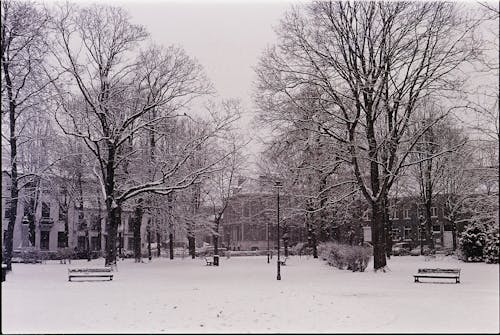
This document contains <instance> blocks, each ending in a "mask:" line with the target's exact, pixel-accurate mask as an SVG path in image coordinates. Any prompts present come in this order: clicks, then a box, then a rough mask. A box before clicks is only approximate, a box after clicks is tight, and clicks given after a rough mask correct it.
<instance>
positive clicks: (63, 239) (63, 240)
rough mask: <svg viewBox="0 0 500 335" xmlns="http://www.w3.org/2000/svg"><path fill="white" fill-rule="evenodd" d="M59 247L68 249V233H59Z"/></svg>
mask: <svg viewBox="0 0 500 335" xmlns="http://www.w3.org/2000/svg"><path fill="white" fill-rule="evenodd" d="M57 247H58V248H66V233H65V232H63V231H60V232H58V233H57Z"/></svg>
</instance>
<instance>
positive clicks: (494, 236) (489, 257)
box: [483, 228, 500, 263]
mask: <svg viewBox="0 0 500 335" xmlns="http://www.w3.org/2000/svg"><path fill="white" fill-rule="evenodd" d="M499 249H500V241H499V234H498V228H495V229H492V230H490V231H489V232H488V234H487V235H486V246H485V247H484V250H483V254H484V260H485V261H486V263H498V262H499Z"/></svg>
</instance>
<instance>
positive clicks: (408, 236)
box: [403, 227, 411, 240]
mask: <svg viewBox="0 0 500 335" xmlns="http://www.w3.org/2000/svg"><path fill="white" fill-rule="evenodd" d="M403 238H404V239H405V240H411V227H405V230H404V234H403Z"/></svg>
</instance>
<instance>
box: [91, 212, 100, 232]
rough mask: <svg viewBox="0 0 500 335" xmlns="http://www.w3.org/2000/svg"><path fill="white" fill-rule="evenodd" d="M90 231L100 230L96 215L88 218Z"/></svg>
mask: <svg viewBox="0 0 500 335" xmlns="http://www.w3.org/2000/svg"><path fill="white" fill-rule="evenodd" d="M90 229H92V230H95V231H99V230H101V220H100V218H99V216H98V215H96V214H92V215H91V216H90Z"/></svg>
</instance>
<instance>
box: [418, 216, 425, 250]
mask: <svg viewBox="0 0 500 335" xmlns="http://www.w3.org/2000/svg"><path fill="white" fill-rule="evenodd" d="M419 221H420V255H423V254H424V239H423V237H424V236H423V235H424V231H425V230H424V217H423V216H422V215H420V217H419Z"/></svg>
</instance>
